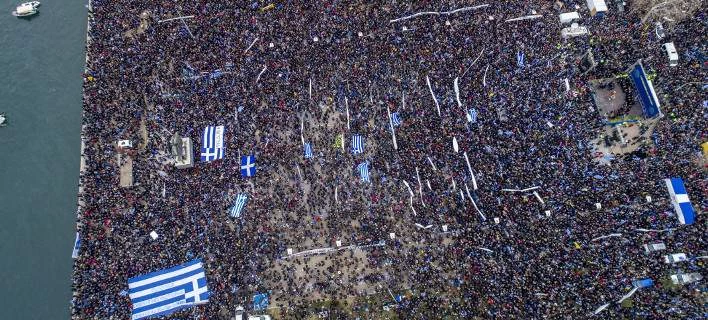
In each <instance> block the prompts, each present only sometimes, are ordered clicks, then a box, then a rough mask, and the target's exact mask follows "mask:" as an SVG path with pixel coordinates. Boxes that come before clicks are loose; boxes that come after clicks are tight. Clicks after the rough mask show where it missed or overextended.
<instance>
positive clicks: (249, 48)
mask: <svg viewBox="0 0 708 320" xmlns="http://www.w3.org/2000/svg"><path fill="white" fill-rule="evenodd" d="M256 41H258V37H256V38H255V39H253V42H251V45H249V46H248V48H246V50H243V53H246V52H248V50H251V47H253V45H254V44H256Z"/></svg>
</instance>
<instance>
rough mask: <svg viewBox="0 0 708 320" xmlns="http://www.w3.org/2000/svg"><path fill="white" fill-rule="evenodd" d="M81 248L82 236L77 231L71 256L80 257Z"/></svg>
mask: <svg viewBox="0 0 708 320" xmlns="http://www.w3.org/2000/svg"><path fill="white" fill-rule="evenodd" d="M79 248H81V236H79V232H76V240H74V250H72V251H71V257H72V258H74V259H76V258H78V257H79Z"/></svg>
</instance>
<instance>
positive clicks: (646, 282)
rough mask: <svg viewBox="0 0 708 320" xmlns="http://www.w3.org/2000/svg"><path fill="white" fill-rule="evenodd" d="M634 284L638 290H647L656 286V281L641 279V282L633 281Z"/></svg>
mask: <svg viewBox="0 0 708 320" xmlns="http://www.w3.org/2000/svg"><path fill="white" fill-rule="evenodd" d="M632 284H633V285H634V286H635V287H637V288H646V287H651V286H653V285H654V280H652V279H649V278H647V279H641V280H634V281H632Z"/></svg>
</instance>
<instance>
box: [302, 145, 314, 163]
mask: <svg viewBox="0 0 708 320" xmlns="http://www.w3.org/2000/svg"><path fill="white" fill-rule="evenodd" d="M303 148H304V149H305V159H312V145H311V144H310V143H309V142H306V143H305V145H304V146H303Z"/></svg>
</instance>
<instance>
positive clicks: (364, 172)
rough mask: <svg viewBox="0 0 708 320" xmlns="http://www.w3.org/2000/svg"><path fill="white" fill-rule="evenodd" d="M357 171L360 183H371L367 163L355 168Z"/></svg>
mask: <svg viewBox="0 0 708 320" xmlns="http://www.w3.org/2000/svg"><path fill="white" fill-rule="evenodd" d="M356 168H357V170H359V176H361V182H371V180H370V179H369V161H364V162H362V163H360V164H359V165H358V166H357V167H356Z"/></svg>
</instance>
